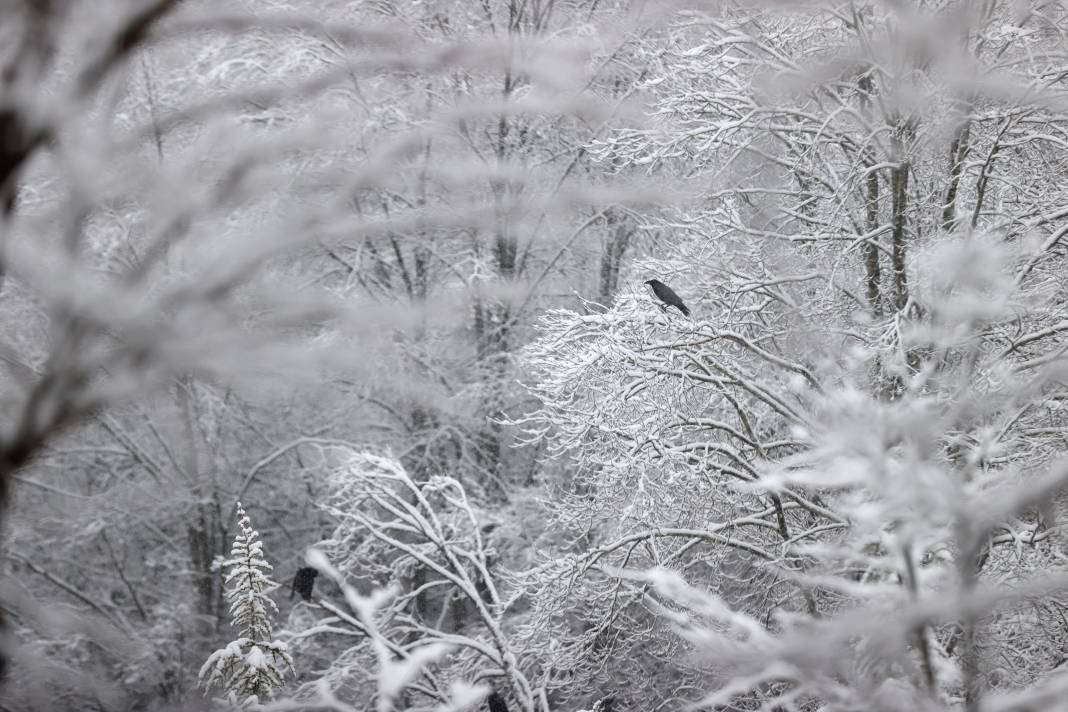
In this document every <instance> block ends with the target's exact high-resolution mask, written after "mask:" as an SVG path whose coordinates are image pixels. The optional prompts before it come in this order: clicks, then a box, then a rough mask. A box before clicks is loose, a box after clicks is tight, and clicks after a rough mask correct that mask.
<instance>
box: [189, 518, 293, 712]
mask: <svg viewBox="0 0 1068 712" xmlns="http://www.w3.org/2000/svg"><path fill="white" fill-rule="evenodd" d="M237 518H238V522H237V523H238V527H240V532H238V534H237V537H236V538H235V539H234V545H233V547H232V548H231V550H230V558H229V559H227V560H226V561H223V562H221V564H220V565H221V566H224V567H226V568H227V569H228V572H227V574H226V598H227V600H229V601H230V620H231V625H233V626H234V627H235V628H238V629H239V630H240V631H241V635H240V637H238V638H237V639H236V640H233V641H231V642H230V643H228V644H227V645H226V646H225V647H223V648H220V649H219V650H216V651H215V652H214V653H212V654H211V656H209V657H208V659H207V661H206V662H205V663H204V665H203V667H201V668H200V686H201V687H203V688H204V689H205V690H207V689H210V688H213V687H214V688H216V689H220V690H222V691H224V692H225V696H226V699H227V701H228V702H230V703H231V704H235V705H240V706H241V707H250V706H252V705H258V704H259V703H260V702H261V701H264V700H267V699H270V698H271V697H273V696H274V693H275V691H276V690H278V689H279V688H280V687H282V685H283V684H284V671H285V669H286V668H289V669H293V659H292V658H291V657H290V655H289V652H288V650H287V649H286V644H285V643H282V642H280V641H277V640H272V637H273V635H274V632H273V630H272V626H271V616H272V615H273V614H275V613H277V612H278V607H277V606H276V605H275V603H274V601H273V600H271V597H270V596H269V595H268V594H269V593H270V592H271V591H274V590H275V589H277V588H278V584H277V583H275V582H274V581H272V580H271V579H270V577H269V575H268V573H269V572H270V571H271V570H272V567H271V565H270V564H268V563H267V561H266V560H265V559H264V558H263V542H261V541H259V532H257V531H256V530H255V529H253V528H252V522H251V520H250V519H249V517H248V515H247V514H245V510H244V509H243V508H242V507H241V504H240V503H238V505H237Z"/></svg>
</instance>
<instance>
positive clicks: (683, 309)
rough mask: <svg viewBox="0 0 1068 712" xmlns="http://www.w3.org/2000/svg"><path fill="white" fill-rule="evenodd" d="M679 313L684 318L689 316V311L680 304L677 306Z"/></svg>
mask: <svg viewBox="0 0 1068 712" xmlns="http://www.w3.org/2000/svg"><path fill="white" fill-rule="evenodd" d="M679 311H681V312H682V313H683V314H685V315H686V316H690V310H689V309H687V308H686V305H685V304H680V305H679Z"/></svg>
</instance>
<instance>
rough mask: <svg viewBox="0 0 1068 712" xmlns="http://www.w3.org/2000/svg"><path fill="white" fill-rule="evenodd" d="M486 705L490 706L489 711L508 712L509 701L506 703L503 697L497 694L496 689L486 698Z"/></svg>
mask: <svg viewBox="0 0 1068 712" xmlns="http://www.w3.org/2000/svg"><path fill="white" fill-rule="evenodd" d="M486 705H487V706H488V707H489V712H508V705H507V703H505V701H504V698H503V697H501V696H500V695H498V694H497V691H496V690H494V691H493V692H491V693H490V696H489V697H487V698H486Z"/></svg>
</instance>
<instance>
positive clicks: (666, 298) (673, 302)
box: [645, 279, 690, 316]
mask: <svg viewBox="0 0 1068 712" xmlns="http://www.w3.org/2000/svg"><path fill="white" fill-rule="evenodd" d="M645 283H646V284H648V285H649V286H650V287H652V288H653V294H655V295H656V298H657V299H659V300H660V301H662V302H663V303H664V304H666V305H667V306H669V307H675V308H676V309H678V310H679V311H680V312H682V313H683V314H685V315H686V316H690V310H689V309H687V308H686V305H685V304H683V303H682V299H680V298H679V295H678V294H675V291H674V290H673V289H672V288H671V287H669V286H667V285H666V284H664V283H663V282H661V281H660V280H658V279H647V280H645ZM661 309H665V310H666V307H661Z"/></svg>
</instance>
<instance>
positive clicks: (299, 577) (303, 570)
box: [289, 566, 319, 601]
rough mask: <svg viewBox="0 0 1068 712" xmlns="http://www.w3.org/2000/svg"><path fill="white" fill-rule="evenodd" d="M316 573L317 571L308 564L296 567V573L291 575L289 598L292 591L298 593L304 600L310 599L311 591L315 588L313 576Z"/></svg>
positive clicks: (316, 574) (291, 597)
mask: <svg viewBox="0 0 1068 712" xmlns="http://www.w3.org/2000/svg"><path fill="white" fill-rule="evenodd" d="M318 575H319V572H318V571H316V570H315V569H313V568H312V567H310V566H302V567H300V568H299V569H297V573H296V575H295V576H294V577H293V585H292V586H291V587H290V589H289V598H290V600H292V599H293V594H294V593H299V594H300V597H301V598H303V599H304V600H305V601H310V600H311V597H312V591H314V590H315V577H316V576H318Z"/></svg>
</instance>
